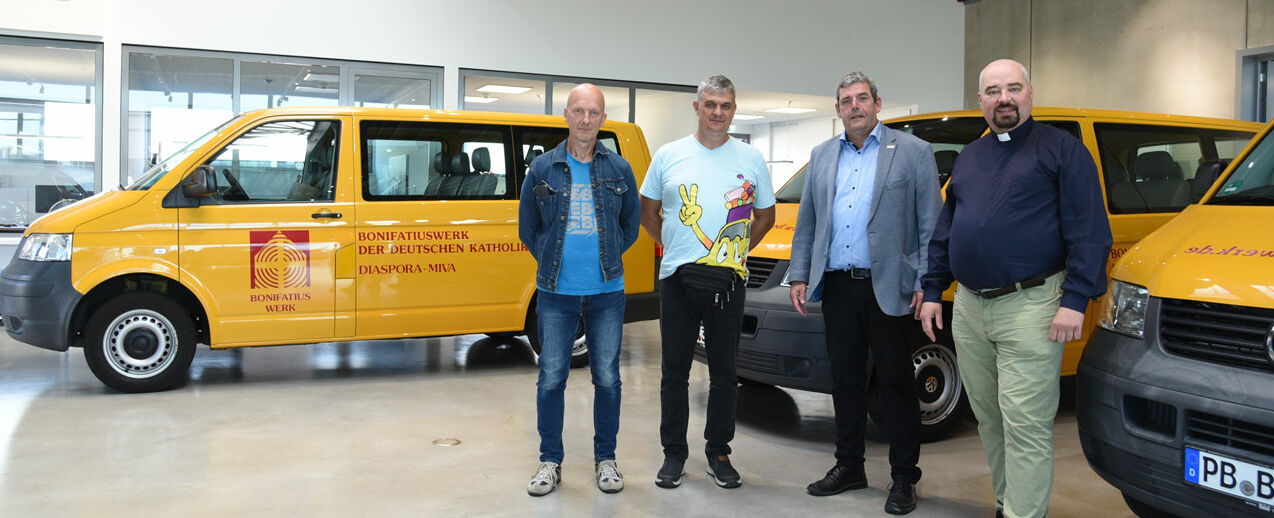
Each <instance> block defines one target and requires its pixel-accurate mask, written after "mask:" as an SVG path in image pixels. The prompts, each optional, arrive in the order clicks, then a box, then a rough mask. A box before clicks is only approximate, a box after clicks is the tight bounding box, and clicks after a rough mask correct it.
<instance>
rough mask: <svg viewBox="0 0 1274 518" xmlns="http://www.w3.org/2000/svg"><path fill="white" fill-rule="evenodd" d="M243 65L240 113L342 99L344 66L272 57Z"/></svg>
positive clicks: (334, 103)
mask: <svg viewBox="0 0 1274 518" xmlns="http://www.w3.org/2000/svg"><path fill="white" fill-rule="evenodd" d="M241 67H242V68H241V69H240V79H239V81H240V95H241V96H242V97H241V98H240V101H239V112H240V113H242V112H248V111H252V110H260V109H262V108H276V107H279V106H336V105H338V104H339V103H340V94H341V89H340V83H341V67H337V66H324V65H305V64H295V63H276V62H269V61H244V62H243V63H242V65H241Z"/></svg>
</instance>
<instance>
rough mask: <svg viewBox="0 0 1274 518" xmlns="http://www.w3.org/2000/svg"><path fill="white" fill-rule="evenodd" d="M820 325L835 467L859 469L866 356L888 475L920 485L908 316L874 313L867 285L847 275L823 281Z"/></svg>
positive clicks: (875, 307)
mask: <svg viewBox="0 0 1274 518" xmlns="http://www.w3.org/2000/svg"><path fill="white" fill-rule="evenodd" d="M823 283H824V284H823V321H824V322H825V324H826V330H827V332H826V336H827V355H828V357H829V358H830V360H831V364H832V382H833V389H832V404H833V406H834V408H835V409H836V463H837V464H838V465H842V466H847V467H849V468H851V469H855V470H861V469H863V453H864V445H863V440H864V436H865V434H866V428H867V369H866V366H867V352H868V350H870V351H871V357H872V361H873V363H874V364H875V367H876V383H877V385H878V390H879V391H880V395H881V399H882V403H883V406H884V409H883V410H884V412H883V413H884V420H885V422H884V423H877V424H879V425H881V427H882V428H884V430H885V433H887V434H888V435H889V465H890V468H891V470H890V474H891V475H892V477H893V478H894V480H904V481H907V482H911V483H913V484H914V483H916V482H918V481H919V480H920V468H919V467H917V465H916V464H917V463H918V462H919V460H920V402H919V400H918V399H916V389H915V381H914V378H915V375H914V373H913V368H912V365H911V347H910V345H909V344H908V343H907V329H908V326H910V325H911V322H910V321H911V316H910V315H903V316H897V317H895V316H890V315H886V314H885V313H884V312H883V311H881V309H880V304H878V303H877V302H876V293H875V292H874V291H873V290H872V285H871V279H854V278H851V277H850V276H849V273H848V272H827V273H826V274H824V276H823Z"/></svg>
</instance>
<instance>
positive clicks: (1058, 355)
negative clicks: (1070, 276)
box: [951, 272, 1065, 518]
mask: <svg viewBox="0 0 1274 518" xmlns="http://www.w3.org/2000/svg"><path fill="white" fill-rule="evenodd" d="M1064 276H1065V274H1064V273H1061V272H1059V273H1057V274H1055V275H1053V276H1052V277H1049V278H1048V279H1047V281H1046V282H1045V283H1044V285H1042V286H1036V287H1034V288H1028V289H1025V290H1022V291H1018V292H1014V293H1011V294H1008V295H1004V296H1002V297H999V298H995V299H990V300H987V299H984V298H982V297H979V296H977V295H974V294H973V293H972V292H970V291H968V290H966V289H964V288H963V287H961V288H959V289H957V290H956V295H955V308H954V315H953V316H952V322H951V334H952V336H953V337H954V338H955V345H956V354H957V362H958V363H959V366H960V377H961V379H962V380H963V381H964V388H965V390H966V391H967V393H968V395H969V404H970V406H971V407H972V408H973V413H974V415H975V416H977V418H978V435H979V436H980V438H981V439H982V449H983V450H984V451H985V452H986V460H987V464H989V465H990V466H991V484H992V485H993V486H995V500H996V503H997V506H1002V508H1003V510H1004V516H1006V517H1013V518H1019V517H1043V516H1046V515H1047V514H1048V499H1049V495H1050V493H1051V492H1052V490H1053V418H1054V417H1056V415H1057V401H1058V395H1059V392H1060V389H1059V385H1058V372H1059V371H1060V369H1061V363H1062V345H1063V344H1061V343H1059V342H1054V341H1052V340H1049V339H1048V332H1049V328H1050V327H1052V324H1053V317H1054V316H1056V315H1057V308H1058V306H1059V305H1060V303H1061V298H1062V291H1061V284H1062V278H1063V277H1064Z"/></svg>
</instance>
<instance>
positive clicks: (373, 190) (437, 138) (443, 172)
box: [361, 121, 514, 201]
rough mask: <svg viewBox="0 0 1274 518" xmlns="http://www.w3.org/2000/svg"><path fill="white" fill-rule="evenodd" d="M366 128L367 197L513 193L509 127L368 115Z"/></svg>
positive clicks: (479, 197) (478, 197)
mask: <svg viewBox="0 0 1274 518" xmlns="http://www.w3.org/2000/svg"><path fill="white" fill-rule="evenodd" d="M361 130H362V146H363V164H362V167H363V197H364V199H367V200H373V201H375V200H489V199H513V192H514V191H513V189H512V188H510V184H511V183H512V181H513V179H512V178H511V177H510V175H509V174H508V170H509V169H508V168H509V159H508V157H509V156H510V153H509V150H510V145H509V130H508V128H507V127H502V126H493V125H482V124H445V123H428V122H388V121H364V122H363V123H362V127H361Z"/></svg>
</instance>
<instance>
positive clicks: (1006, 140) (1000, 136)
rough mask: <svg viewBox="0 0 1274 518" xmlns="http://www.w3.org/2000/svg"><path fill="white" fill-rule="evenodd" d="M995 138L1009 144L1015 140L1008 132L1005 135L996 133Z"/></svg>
mask: <svg viewBox="0 0 1274 518" xmlns="http://www.w3.org/2000/svg"><path fill="white" fill-rule="evenodd" d="M995 138H996V139H999V141H1000V142H1008V141H1010V140H1013V137H1010V136H1009V132H1007V131H1006V132H1004V133H996V134H995Z"/></svg>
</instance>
